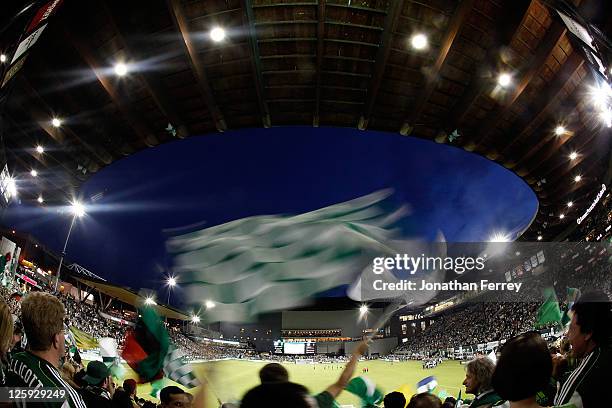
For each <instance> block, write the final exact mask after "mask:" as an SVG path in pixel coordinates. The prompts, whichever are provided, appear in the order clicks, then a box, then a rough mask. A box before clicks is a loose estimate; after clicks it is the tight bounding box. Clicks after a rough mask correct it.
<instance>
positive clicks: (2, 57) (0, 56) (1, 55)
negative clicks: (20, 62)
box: [0, 54, 6, 62]
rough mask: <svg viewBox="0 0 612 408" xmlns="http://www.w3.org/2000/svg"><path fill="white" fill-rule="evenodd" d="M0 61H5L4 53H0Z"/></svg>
mask: <svg viewBox="0 0 612 408" xmlns="http://www.w3.org/2000/svg"><path fill="white" fill-rule="evenodd" d="M0 62H6V55H4V54H0Z"/></svg>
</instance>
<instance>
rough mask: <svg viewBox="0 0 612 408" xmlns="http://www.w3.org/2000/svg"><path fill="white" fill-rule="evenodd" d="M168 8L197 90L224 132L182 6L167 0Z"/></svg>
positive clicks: (175, 1)
mask: <svg viewBox="0 0 612 408" xmlns="http://www.w3.org/2000/svg"><path fill="white" fill-rule="evenodd" d="M167 5H168V10H169V12H170V17H171V18H172V23H173V24H174V27H175V29H176V30H177V31H178V32H179V34H180V35H181V38H182V40H183V41H182V42H181V43H182V44H183V46H184V51H185V55H186V56H187V61H188V62H189V66H190V67H191V71H192V72H193V74H194V75H195V78H196V83H197V86H198V90H199V91H200V94H201V95H202V97H203V98H204V103H206V108H207V109H208V111H209V112H210V114H211V116H212V118H213V121H214V122H215V127H216V128H217V131H219V132H224V131H226V130H227V124H226V122H225V119H224V117H223V114H222V113H221V110H220V109H219V106H218V105H217V102H216V101H215V97H214V93H213V90H212V88H211V86H210V83H209V80H208V76H207V75H206V71H205V69H204V64H203V63H202V62H201V61H200V58H199V57H198V51H197V49H196V47H195V45H194V43H193V41H192V39H191V35H190V34H189V24H188V21H187V18H186V17H185V14H184V12H183V7H182V6H181V1H180V0H167Z"/></svg>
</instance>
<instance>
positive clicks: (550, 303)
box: [536, 288, 561, 326]
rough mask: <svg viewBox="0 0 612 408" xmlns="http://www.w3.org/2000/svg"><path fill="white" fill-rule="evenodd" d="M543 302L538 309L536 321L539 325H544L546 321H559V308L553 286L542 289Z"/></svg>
mask: <svg viewBox="0 0 612 408" xmlns="http://www.w3.org/2000/svg"><path fill="white" fill-rule="evenodd" d="M543 292H544V303H542V305H541V306H540V308H539V309H538V313H537V317H536V323H537V324H538V325H539V326H544V325H545V324H547V323H560V322H561V309H559V300H558V299H557V294H556V293H555V290H554V289H553V288H546V289H544V291H543Z"/></svg>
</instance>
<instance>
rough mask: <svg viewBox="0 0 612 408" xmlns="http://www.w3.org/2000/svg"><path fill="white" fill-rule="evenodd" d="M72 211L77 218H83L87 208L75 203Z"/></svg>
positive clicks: (77, 202)
mask: <svg viewBox="0 0 612 408" xmlns="http://www.w3.org/2000/svg"><path fill="white" fill-rule="evenodd" d="M71 209H72V213H73V214H74V215H75V216H77V217H82V216H84V215H85V206H84V205H83V204H82V203H80V202H79V201H74V202H73V203H72V207H71Z"/></svg>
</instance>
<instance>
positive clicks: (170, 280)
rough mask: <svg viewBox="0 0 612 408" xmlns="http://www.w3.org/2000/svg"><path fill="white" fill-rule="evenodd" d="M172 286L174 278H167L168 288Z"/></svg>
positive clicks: (174, 281)
mask: <svg viewBox="0 0 612 408" xmlns="http://www.w3.org/2000/svg"><path fill="white" fill-rule="evenodd" d="M174 285H176V278H175V277H174V276H171V277H170V278H168V286H174Z"/></svg>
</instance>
